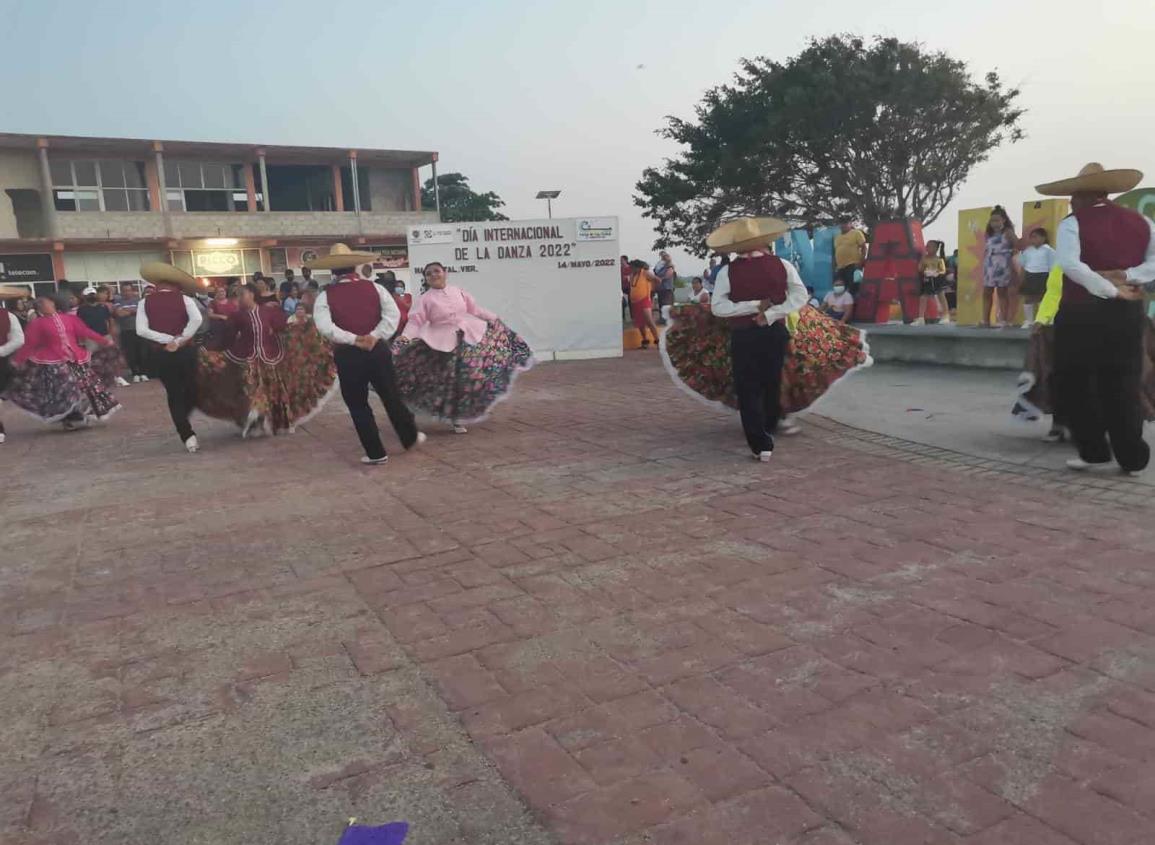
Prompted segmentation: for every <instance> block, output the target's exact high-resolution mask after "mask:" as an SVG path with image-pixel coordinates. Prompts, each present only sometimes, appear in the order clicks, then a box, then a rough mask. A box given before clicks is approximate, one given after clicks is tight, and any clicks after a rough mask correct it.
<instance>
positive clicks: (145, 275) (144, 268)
mask: <svg viewBox="0 0 1155 845" xmlns="http://www.w3.org/2000/svg"><path fill="white" fill-rule="evenodd" d="M140 277H141V278H142V279H144V280H145V281H146V282H150V283H152V284H154V285H175V286H176V287H178V288H180V289H181V290H182V291H184V292H185V293H188V294H196V293H201V292H202V290H203V288H201V286H200V285H198V284H197V280H196V278H195V277H193V276H190V275H189V274H188V273H186V272H185V271H184V270H182V269H180V268H179V267H174V266H172V265H171V264H166V263H165V262H164V261H146V262H145V263H144V264H141V265H140Z"/></svg>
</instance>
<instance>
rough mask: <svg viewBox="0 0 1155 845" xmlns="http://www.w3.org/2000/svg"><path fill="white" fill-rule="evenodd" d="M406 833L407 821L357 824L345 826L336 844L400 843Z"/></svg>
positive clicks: (386, 844)
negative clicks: (374, 824) (375, 824)
mask: <svg viewBox="0 0 1155 845" xmlns="http://www.w3.org/2000/svg"><path fill="white" fill-rule="evenodd" d="M408 835H409V822H392V823H390V824H383V825H381V826H380V827H365V825H360V824H357V825H353V826H351V827H347V828H345V833H344V835H343V836H342V837H341V841H340V842H338V843H337V845H401V843H402V842H404V841H405V837H406V836H408Z"/></svg>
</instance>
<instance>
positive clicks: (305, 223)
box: [56, 211, 437, 241]
mask: <svg viewBox="0 0 1155 845" xmlns="http://www.w3.org/2000/svg"><path fill="white" fill-rule="evenodd" d="M56 219H57V225H58V237H59V238H60V239H62V240H113V241H125V240H164V239H175V240H193V239H198V238H217V237H226V238H242V239H273V240H294V239H299V238H338V237H347V236H351V235H352V236H365V237H374V238H377V237H382V236H385V237H402V238H403V237H404V236H405V234H406V230H407V229H408V228H409V227H410V226H413V225H417V224H421V223H429V222H436V221H437V212H435V211H363V212H361V214H360V215H358V214H356V213H354V212H351V211H269V212H262V211H256V212H187V211H180V212H177V211H174V212H169V213H168V214H167V215H166V214H161V213H159V212H145V211H85V212H59V213H58V214H57V215H56ZM166 221H167V222H166Z"/></svg>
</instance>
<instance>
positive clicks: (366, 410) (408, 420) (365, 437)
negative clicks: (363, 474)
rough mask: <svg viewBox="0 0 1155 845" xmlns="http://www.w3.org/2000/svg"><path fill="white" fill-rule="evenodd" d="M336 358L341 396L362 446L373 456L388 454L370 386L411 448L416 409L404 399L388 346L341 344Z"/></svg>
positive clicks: (405, 444)
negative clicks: (367, 346) (371, 403)
mask: <svg viewBox="0 0 1155 845" xmlns="http://www.w3.org/2000/svg"><path fill="white" fill-rule="evenodd" d="M333 360H334V361H335V362H336V363H337V377H338V378H339V379H340V380H341V398H342V399H344V400H345V406H346V407H347V408H348V409H349V416H350V417H352V418H353V427H354V428H356V429H357V437H359V438H360V439H361V447H362V448H363V449H364V450H365V454H366V455H367V456H368V457H370V458H374V459H376V458H383V457H385V446H384V444H382V442H381V432H380V431H378V429H377V421H376V420H375V419H374V418H373V409H372V408H371V407H369V387H370V385H372V387H373V389H374V390H376V391H377V395H378V396H380V397H381V403H382V404H383V405H384V406H385V413H386V414H388V415H389V422H390V423H392V424H393V430H394V431H396V432H397V436H398V437H399V438H400V439H401V445H402V446H404V447H405V448H406V449H408V448H409V447H410V446H412V445H413V444H414V443H416V442H417V423H416V421H415V420H414V419H413V413H412V412H411V411H410V410H409V409H408V408H407V407H406V406H405V403H404V402H403V401H402V399H401V392H400V391H399V390H398V389H397V376H396V375H395V374H394V372H393V356H392V354H390V352H389V346H388V345H387V344H385V343H383V342H380V343H378V344H377V345H376V346H374V347H373V349H372V350H370V351H369V352H366V351H365V350H364V349H359V348H357V347H356V346H347V345H345V344H340V345H338V346H335V347H334V349H333Z"/></svg>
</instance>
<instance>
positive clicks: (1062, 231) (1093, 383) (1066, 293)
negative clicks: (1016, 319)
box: [1035, 163, 1155, 475]
mask: <svg viewBox="0 0 1155 845" xmlns="http://www.w3.org/2000/svg"><path fill="white" fill-rule="evenodd" d="M1142 178H1143V174H1142V173H1141V172H1139V171H1138V170H1104V169H1103V166H1102V165H1101V164H1097V163H1092V164H1088V165H1086V166H1085V167H1083V169H1082V170H1080V171H1079V173H1078V175H1077V176H1074V177H1072V178H1069V179H1060V180H1059V181H1057V182H1048V183H1047V184H1044V185H1039V186H1037V187H1036V188H1035V190H1037V191H1038V192H1039V193H1040V194H1043V195H1045V196H1070V198H1071V209H1072V213H1071V214H1070V216H1068V217H1065V218H1064V219H1063V221H1062V222H1061V223H1060V224H1059V231H1058V237H1057V238H1056V247H1055V252H1056V255H1057V258H1058V263H1059V266H1060V267H1062V268H1063V274H1064V276H1065V278H1064V280H1063V297H1062V301H1061V302H1060V305H1059V314H1058V316H1057V317H1056V318H1055V383H1056V388H1057V391H1058V400H1059V406H1060V409H1061V411H1062V413H1063V416H1064V417H1065V419H1066V420H1067V423H1068V424H1069V425H1070V428H1071V434H1072V436H1073V438H1074V441H1075V446H1076V448H1077V449H1078V450H1079V457H1078V458H1073V459H1071V460H1069V461H1067V466H1068V467H1069V468H1070V469H1072V470H1077V471H1085V470H1088V469H1092V468H1094V467H1100V466H1107V465H1110V463H1111V460H1112V457H1113V458H1114V460H1115V461H1117V462H1118V464H1119V467H1120V468H1121V469H1122V471H1123V472H1125V473H1127V474H1128V475H1135V474H1138V473H1139V472H1142V471H1143V470H1144V469H1145V468H1146V467H1147V464H1148V461H1149V460H1150V458H1151V450H1150V448H1149V447H1148V445H1147V443H1146V442H1145V441H1144V440H1143V413H1142V409H1141V400H1140V391H1141V386H1142V376H1143V357H1144V355H1143V342H1144V337H1143V333H1144V329H1145V327H1146V324H1147V322H1148V318H1147V317H1146V315H1145V314H1144V313H1143V303H1142V297H1143V293H1142V290H1141V289H1140V288H1139V287H1138V285H1142V284H1145V283H1149V282H1152V281H1155V223H1153V222H1152V221H1150V220H1148V219H1147V218H1145V217H1143V216H1142V215H1141V214H1139V213H1138V212H1136V211H1132V210H1130V209H1128V208H1123V207H1122V206H1120V205H1116V204H1115V203H1113V202H1111V201H1110V200H1109V199H1108V198H1107V197H1108V195H1109V194H1114V193H1119V192H1122V191H1129V190H1131V189H1132V188H1134V187H1135V186H1136V185H1138V184H1139V182H1140V180H1141V179H1142Z"/></svg>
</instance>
